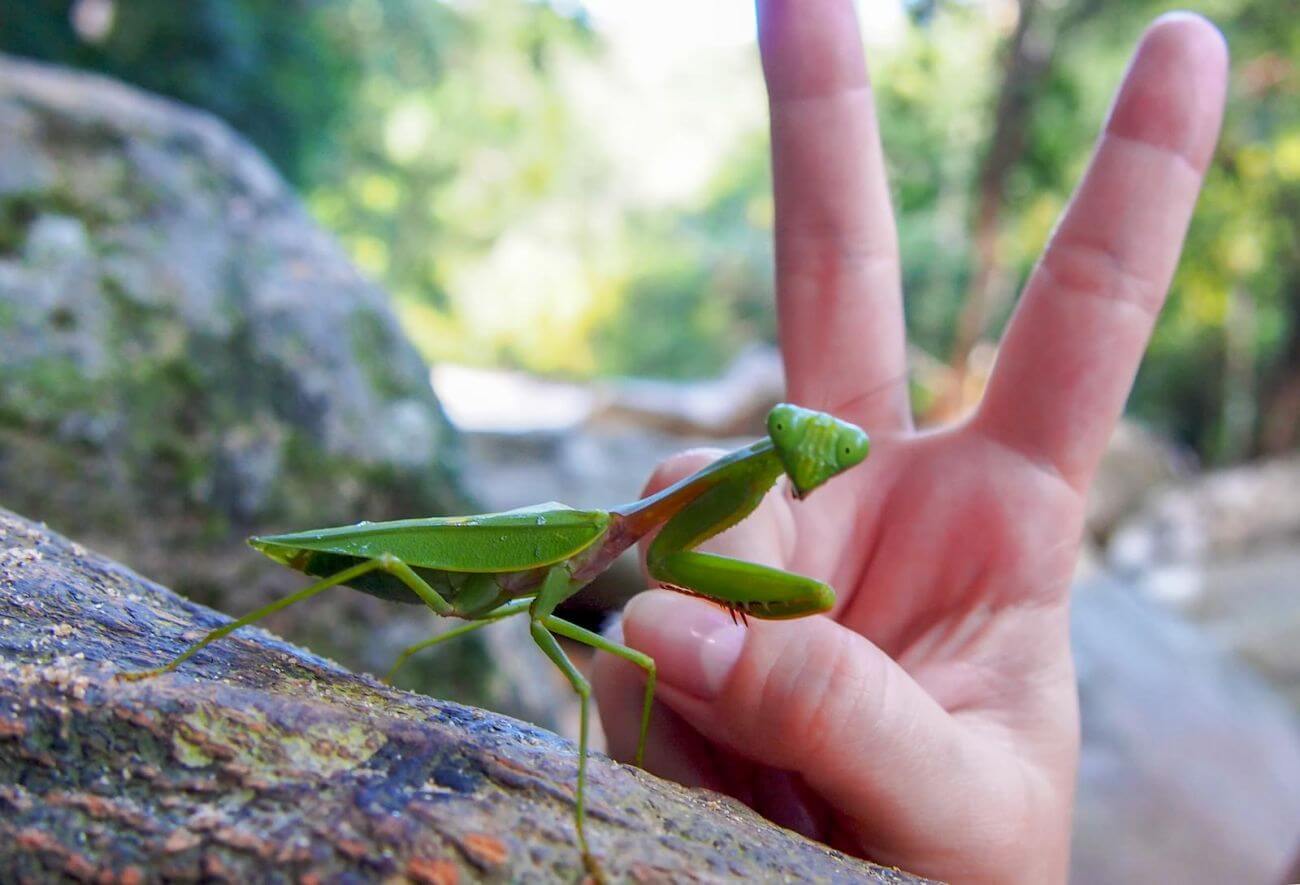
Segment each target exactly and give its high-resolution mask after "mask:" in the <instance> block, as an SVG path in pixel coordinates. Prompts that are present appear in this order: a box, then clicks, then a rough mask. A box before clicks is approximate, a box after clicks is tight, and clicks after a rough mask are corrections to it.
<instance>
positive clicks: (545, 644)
mask: <svg viewBox="0 0 1300 885" xmlns="http://www.w3.org/2000/svg"><path fill="white" fill-rule="evenodd" d="M870 445H871V444H870V441H869V439H868V438H867V434H866V433H865V432H864V431H863V430H861V429H860V428H858V427H856V426H855V425H853V424H850V423H848V422H846V421H842V420H840V419H838V418H835V417H834V416H832V415H829V414H827V413H825V412H818V411H813V410H811V409H804V408H800V407H799V406H795V405H791V404H789V403H781V404H779V405H777V406H775V407H774V408H773V409H772V410H771V412H769V413H768V416H767V437H766V438H765V439H761V440H759V441H758V442H755V443H753V444H752V445H749V446H746V447H744V448H741V449H737V450H736V451H734V452H731V453H729V454H727V455H724V456H723V457H721V458H719V459H718V460H716V461H714V462H713V463H711V464H709V465H708V466H706V467H704V468H703V469H701V470H699V471H698V472H696V473H694V474H692V475H691V476H688V477H687V478H685V479H683V480H681V481H680V482H678V483H675V484H674V485H671V486H669V487H667V488H665V489H663V490H662V491H660V492H658V493H657V494H654V495H651V496H649V497H646V498H642V499H641V500H639V501H635V502H633V503H631V504H626V505H623V506H621V507H615V508H613V509H611V510H574V509H572V508H570V507H567V506H565V505H563V504H557V503H549V504H541V505H537V506H534V507H525V508H522V509H519V510H510V511H506V512H503V513H490V514H484V515H479V516H457V517H433V518H427V519H403V520H397V521H393V522H374V523H368V522H361V523H357V524H356V525H349V526H341V527H339V528H328V529H316V530H311V531H303V532H294V533H291V534H284V535H268V536H264V537H255V538H251V539H250V540H249V543H250V544H251V545H252V546H253V547H254V548H255V549H257V550H259V551H260V552H262V553H264V554H266V555H267V556H269V557H270V558H271V559H273V560H275V561H276V562H279V563H281V564H282V565H286V566H288V567H290V568H292V569H296V570H297V571H300V572H303V573H304V574H307V575H309V576H312V577H318V578H320V580H318V581H317V582H316V583H314V584H311V585H310V586H308V587H305V588H304V589H302V590H299V591H298V592H297V593H294V594H292V595H290V596H286V597H284V598H283V599H279V600H277V601H275V602H272V603H271V604H270V605H267V606H265V607H264V608H260V609H258V610H257V611H254V612H252V613H250V614H247V615H244V616H243V617H242V618H239V619H238V620H235V621H231V622H230V623H228V624H226V625H224V626H222V627H219V628H217V629H215V630H212V631H211V632H210V633H208V634H207V635H206V636H204V637H203V638H202V639H200V640H198V641H197V642H195V643H194V644H193V645H191V646H190V647H189V648H187V649H186V650H185V651H184V652H182V653H181V654H180V655H178V656H177V657H176V658H174V659H173V660H171V661H170V662H169V663H167V664H166V665H164V666H162V667H159V668H156V669H153V670H145V671H138V672H132V673H124V674H122V678H125V679H130V680H135V679H145V678H149V677H153V676H157V675H159V674H162V673H166V672H169V671H172V670H175V669H176V668H177V667H178V666H179V665H180V664H181V663H182V662H184V661H185V660H187V659H188V658H190V657H191V656H193V655H194V654H195V653H196V652H198V651H199V650H200V649H202V648H203V647H204V646H206V645H208V644H210V643H212V642H215V641H216V640H218V639H221V638H222V637H223V636H226V635H228V634H230V633H232V632H234V631H235V630H238V629H239V628H240V627H243V626H246V625H248V624H252V623H254V622H256V621H259V620H261V619H262V618H264V617H266V616H267V615H269V614H272V613H273V612H277V611H279V610H281V609H283V608H286V607H287V606H290V605H293V604H295V603H298V602H302V601H303V600H305V599H308V598H310V597H312V596H315V595H316V594H318V593H321V592H322V591H324V590H327V589H329V588H330V587H335V586H338V585H346V586H348V587H351V588H353V589H355V590H360V591H362V592H363V593H369V594H371V595H373V596H377V597H379V598H381V599H385V600H389V601H392V602H404V603H414V604H423V605H427V606H428V607H429V608H431V609H433V611H434V612H436V613H437V614H439V615H443V616H445V617H456V618H461V619H463V620H465V621H466V623H465V624H463V625H460V626H457V627H455V628H453V629H451V630H448V631H446V632H443V633H440V634H438V635H436V636H434V637H433V638H432V639H428V640H425V641H424V642H420V643H417V644H416V645H413V646H411V647H410V648H408V649H406V650H405V651H403V652H402V653H401V655H400V656H399V657H398V658H397V661H396V662H395V663H394V664H393V667H392V670H390V671H389V674H388V679H390V680H391V677H392V675H393V673H394V672H395V671H396V670H397V668H398V667H400V666H401V665H402V664H403V663H404V662H405V661H406V660H407V659H409V658H410V657H411V656H412V655H414V654H416V653H417V652H420V651H422V650H424V649H426V648H429V647H430V646H432V645H435V644H437V643H440V642H445V641H447V640H449V639H453V638H455V637H457V636H461V635H463V634H465V633H469V632H470V631H473V630H477V629H479V628H481V627H484V626H486V625H487V624H490V623H493V622H495V621H500V620H502V619H503V618H508V617H511V616H513V615H520V614H525V613H526V614H527V616H528V619H529V629H530V631H531V633H532V637H533V640H534V641H535V642H536V643H537V645H538V647H540V648H541V650H542V652H543V653H544V654H545V655H546V656H547V657H548V658H550V659H551V661H552V662H554V664H555V665H556V666H557V667H559V669H560V670H561V671H562V672H563V674H564V676H565V678H567V679H568V681H569V683H570V684H571V685H572V686H573V689H574V691H576V692H577V694H578V698H579V703H580V708H579V717H580V719H579V721H580V725H579V736H578V777H577V790H576V791H575V801H574V809H575V810H574V827H575V831H576V835H577V842H578V847H579V849H580V850H581V852H582V857H583V862H584V864H585V865H586V867H587V868H588V869H589V870H590V871H592V873H593V875H595V876H596V877H597V879H599V878H600V875H599V872H598V870H597V867H596V864H595V861H594V859H593V857H592V855H591V853H590V851H589V849H588V842H587V834H586V828H585V819H586V818H585V816H586V783H587V732H588V715H589V710H588V707H589V705H590V700H591V686H590V684H589V683H588V681H587V679H586V677H585V676H583V675H582V673H581V672H579V670H578V668H577V667H575V666H574V665H573V663H572V661H570V660H569V657H568V655H567V654H565V652H564V649H563V648H561V647H560V644H559V642H558V641H557V640H556V635H557V634H558V635H559V636H563V637H565V638H567V639H570V640H573V641H575V642H579V643H582V644H584V645H588V646H591V647H592V648H595V649H599V650H601V651H606V652H609V653H610V654H613V655H617V656H618V657H621V658H624V659H626V660H628V661H631V662H632V663H633V664H635V665H636V666H638V667H640V668H641V669H643V670H644V671H645V674H646V685H645V699H644V703H643V704H642V710H641V723H640V736H639V738H638V740H637V750H636V756H635V761H636V764H637V765H640V764H641V762H642V758H643V756H644V753H645V743H646V733H647V730H648V728H649V724H650V710H651V704H652V701H653V699H654V689H655V663H654V661H653V660H652V659H651V658H650V657H649V656H648V655H645V654H642V653H641V652H639V651H637V650H635V649H632V648H628V647H627V646H625V645H622V644H620V643H617V642H614V641H612V640H610V639H607V638H606V637H604V636H602V635H600V634H599V633H594V632H592V631H590V630H586V629H583V628H582V627H579V626H577V625H576V624H571V623H569V622H568V621H566V620H564V619H562V618H559V617H557V616H556V615H555V609H556V607H557V606H558V605H559V604H560V603H562V602H563V601H564V600H566V599H568V598H569V597H570V596H572V595H573V594H575V593H577V592H578V590H580V589H581V588H582V587H583V586H585V585H586V584H587V583H589V582H590V581H591V580H592V579H593V578H595V577H596V576H597V575H599V574H600V573H601V572H602V571H604V570H605V569H606V568H608V567H609V565H610V564H611V563H612V562H613V561H614V559H615V558H616V557H617V556H618V555H619V554H620V553H622V552H623V551H624V550H626V549H628V548H629V547H630V546H632V545H633V544H635V543H636V542H637V541H638V540H639V539H640V538H642V537H644V536H645V535H647V534H649V533H650V532H652V531H654V530H655V529H658V530H659V533H658V535H657V536H656V537H655V539H654V540H653V541H652V542H651V544H650V547H649V550H648V552H647V555H646V568H647V571H648V572H649V573H650V576H651V577H652V578H654V579H655V580H657V581H658V582H659V583H661V584H662V585H664V586H666V587H668V588H671V589H674V590H679V591H682V592H685V593H690V594H692V595H696V596H701V597H704V598H705V599H709V600H712V601H714V602H717V603H719V604H721V605H723V606H725V607H726V608H728V609H730V610H731V612H732V616H733V617H735V616H737V615H739V616H740V617H742V618H743V617H745V616H753V617H756V618H770V619H777V618H799V617H804V616H806V615H812V614H816V613H818V612H824V611H827V610H829V609H830V608H831V606H832V605H833V604H834V602H835V593H834V591H833V590H832V589H831V588H830V587H829V586H827V585H826V584H824V583H822V582H821V581H817V580H814V579H813V578H809V577H804V576H802V575H796V574H791V573H789V572H785V571H781V570H779V569H775V568H771V567H768V566H764V565H758V564H755V563H750V562H745V561H743V560H738V559H733V558H730V557H726V556H719V555H716V554H712V553H702V552H698V551H696V550H695V549H694V548H695V547H697V546H699V545H700V544H702V543H703V542H705V541H707V540H708V539H709V538H712V537H713V536H714V535H716V534H718V533H719V532H722V531H724V530H726V529H728V528H730V527H731V526H733V525H735V524H737V523H738V522H740V521H741V520H743V519H744V518H745V517H747V516H748V515H749V514H750V513H752V512H753V510H754V509H755V508H756V507H757V506H758V504H759V502H760V501H762V499H763V497H764V495H766V493H767V492H768V490H769V489H770V488H771V487H772V486H773V485H774V484H775V483H776V481H777V480H778V479H779V478H780V477H781V476H782V475H784V476H786V477H788V479H789V482H790V485H791V490H792V492H793V493H794V495H795V496H796V497H798V498H803V497H804V496H806V495H808V494H809V493H810V492H812V491H813V490H814V489H816V488H817V487H818V486H820V485H822V484H823V483H824V482H826V481H827V480H828V479H830V478H831V477H833V476H835V475H836V474H839V473H841V472H843V471H845V470H847V469H849V468H850V467H853V466H855V465H857V464H859V463H861V462H862V460H863V459H865V458H866V457H867V453H868V452H869V450H870ZM386 681H387V680H386Z"/></svg>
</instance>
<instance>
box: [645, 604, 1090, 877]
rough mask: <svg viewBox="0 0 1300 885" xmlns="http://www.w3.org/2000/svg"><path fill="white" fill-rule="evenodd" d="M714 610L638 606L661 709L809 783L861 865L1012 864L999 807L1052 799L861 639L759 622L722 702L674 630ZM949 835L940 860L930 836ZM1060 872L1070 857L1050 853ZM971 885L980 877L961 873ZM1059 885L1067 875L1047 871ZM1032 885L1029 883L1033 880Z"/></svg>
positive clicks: (830, 629) (749, 632) (825, 622)
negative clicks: (1017, 799)
mask: <svg viewBox="0 0 1300 885" xmlns="http://www.w3.org/2000/svg"><path fill="white" fill-rule="evenodd" d="M708 606H709V604H708V603H707V602H703V601H701V600H697V599H691V598H688V597H682V596H679V595H677V594H671V593H668V592H667V591H653V592H651V593H649V594H642V595H641V596H639V597H637V598H636V599H635V600H634V601H633V603H631V604H630V605H629V607H628V611H627V617H626V620H625V622H624V630H625V633H624V635H625V638H626V640H627V642H628V644H629V645H631V646H632V647H634V648H638V649H640V650H642V651H644V652H646V653H647V654H649V655H651V656H652V657H654V658H655V659H656V661H657V662H658V663H659V667H660V674H661V677H662V679H663V681H662V682H661V683H660V684H661V690H660V696H661V697H662V698H663V700H664V702H665V703H666V704H667V705H668V706H669V707H671V708H672V709H673V710H674V712H676V713H677V714H678V715H679V716H680V717H681V718H682V720H684V721H685V722H686V723H688V724H689V725H690V726H691V727H693V728H694V729H697V730H698V731H699V732H700V733H701V734H702V735H704V736H705V737H707V738H709V739H711V740H712V741H714V742H716V743H717V744H718V745H720V747H722V748H723V749H724V750H725V751H729V752H730V753H733V754H738V755H741V756H744V757H745V758H748V759H750V760H753V761H755V762H758V763H761V764H763V765H766V766H769V767H771V768H774V769H780V770H785V771H792V772H795V773H797V774H799V775H800V776H801V777H802V780H803V782H804V783H806V784H807V785H808V787H809V788H810V789H812V790H813V791H814V792H815V793H816V794H817V795H818V796H820V797H822V798H823V799H824V800H825V801H826V802H827V803H828V804H829V805H830V806H831V807H832V808H835V809H838V810H839V811H840V813H841V814H842V816H843V819H845V820H846V821H847V823H845V824H844V826H845V827H846V828H847V829H848V830H849V832H850V833H851V835H852V837H853V839H854V842H855V844H856V845H857V846H858V852H859V853H863V854H865V855H866V856H868V857H871V858H872V859H873V860H877V861H879V862H884V863H892V862H900V863H901V862H902V861H903V860H906V862H907V865H908V868H909V869H910V870H912V871H913V872H918V873H921V874H925V873H926V872H927V870H941V871H945V873H946V874H949V875H950V874H951V872H952V871H953V870H954V869H958V870H959V869H962V868H963V864H965V863H966V861H964V860H962V858H970V857H978V856H981V854H983V853H987V854H988V855H989V856H995V857H996V856H1005V853H1004V852H1005V851H1006V850H1007V849H1008V846H1006V845H1001V844H997V843H998V842H999V840H1004V839H1005V838H1006V836H1007V833H1008V832H1019V831H1018V830H1016V829H1012V828H1008V827H1007V826H1006V821H1005V820H1004V819H1003V818H1002V816H1001V815H1000V813H999V812H1000V809H1001V807H1002V806H1003V803H1002V802H1001V801H999V798H998V797H1002V796H1006V795H1007V794H1008V793H1018V792H1020V791H1021V790H1024V789H1031V790H1040V791H1043V792H1047V791H1049V790H1051V789H1053V788H1054V786H1055V785H1051V784H1047V783H1043V784H1028V785H1025V784H1020V783H1017V778H1016V771H1015V770H1014V769H1012V770H1009V769H1008V767H1007V766H1006V765H1005V764H999V763H998V762H997V761H995V756H996V754H995V752H994V751H993V750H994V747H993V745H991V744H990V743H988V742H986V741H984V740H981V739H980V738H979V736H977V735H973V734H971V733H969V732H968V731H966V730H963V729H962V728H961V727H960V725H959V723H958V722H957V721H956V720H954V719H953V717H952V716H951V715H950V714H949V713H948V712H947V711H945V710H943V709H942V708H941V707H940V706H939V705H938V704H937V703H936V702H935V700H934V699H933V698H932V697H931V696H930V695H929V694H928V693H926V691H925V690H924V689H923V688H921V687H920V686H919V685H917V684H916V682H915V681H913V680H912V678H911V677H910V676H909V675H908V674H907V673H906V672H905V671H904V670H903V669H902V668H901V667H900V666H899V665H898V664H897V663H896V662H895V661H894V660H892V659H891V658H890V657H889V656H887V655H885V654H884V653H883V652H881V651H880V650H879V649H878V648H876V647H875V646H874V645H872V644H871V642H870V641H868V640H867V639H866V638H864V637H862V636H860V635H859V634H857V633H855V632H853V631H852V630H849V629H848V628H846V627H844V626H842V625H840V624H837V623H836V622H835V621H833V620H831V619H830V618H826V617H821V616H817V617H811V618H804V619H801V620H796V621H784V622H757V621H751V623H750V626H749V628H748V629H746V628H744V627H737V628H735V629H737V630H743V631H745V634H746V635H745V640H744V643H743V650H742V651H741V653H740V656H739V659H738V660H737V661H736V663H735V665H734V668H733V669H732V671H731V674H730V677H729V678H728V679H727V680H726V681H725V683H724V684H723V686H722V688H721V690H720V691H719V692H718V693H717V694H716V695H712V696H701V695H702V694H707V692H706V691H705V692H702V691H701V686H702V685H705V684H707V682H708V680H707V679H702V678H701V677H700V674H699V673H698V671H697V669H696V668H697V666H698V662H693V661H690V660H687V659H688V658H689V657H690V656H691V654H692V651H691V650H690V649H688V648H687V647H686V646H685V643H683V641H682V636H681V634H680V632H678V630H677V625H680V624H682V623H684V622H689V621H690V620H691V618H692V613H691V612H690V610H691V609H699V608H700V607H706V608H707V607H708ZM936 832H939V833H949V834H953V835H952V836H951V837H950V838H948V839H946V840H944V844H943V846H942V847H938V846H936V840H935V838H934V834H935V833H936ZM1045 855H1046V856H1050V857H1052V858H1054V859H1055V858H1060V857H1063V856H1064V855H1065V852H1064V851H1056V852H1046V853H1045ZM966 871H967V872H968V873H970V874H971V875H972V877H973V878H980V877H979V876H975V875H974V873H975V871H976V866H975V865H971V866H969V867H966ZM1040 872H1042V873H1043V876H1044V877H1043V878H1040V879H1038V881H1051V880H1052V879H1054V878H1057V876H1058V874H1059V872H1060V871H1059V870H1056V869H1051V870H1042V871H1040ZM1030 880H1032V878H1031V879H1030Z"/></svg>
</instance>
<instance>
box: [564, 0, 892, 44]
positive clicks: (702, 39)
mask: <svg viewBox="0 0 1300 885" xmlns="http://www.w3.org/2000/svg"><path fill="white" fill-rule="evenodd" d="M569 2H570V3H572V2H581V4H582V5H583V6H584V7H586V9H587V12H588V13H589V14H590V15H591V19H592V22H593V23H594V24H595V26H596V27H597V28H598V29H600V30H603V31H614V32H618V33H624V34H635V35H636V39H637V41H638V42H640V43H641V44H642V45H644V46H647V47H650V46H654V47H658V48H659V50H660V51H664V50H667V51H668V52H669V53H670V54H671V55H674V56H678V55H683V54H686V53H689V52H692V51H696V50H700V49H716V48H722V47H731V46H739V45H743V44H745V43H748V42H750V41H752V40H753V39H754V32H755V29H756V26H755V22H754V2H753V0H653V2H642V0H569ZM556 5H564V4H562V3H559V2H557V4H556ZM856 5H857V7H858V18H859V19H860V20H861V22H862V33H863V37H864V38H865V39H866V41H867V43H868V44H874V45H878V44H880V43H888V42H892V41H893V40H894V39H896V38H897V37H898V35H899V34H900V33H901V31H902V28H903V25H904V13H903V4H902V0H868V2H865V3H863V2H861V0H857V3H856Z"/></svg>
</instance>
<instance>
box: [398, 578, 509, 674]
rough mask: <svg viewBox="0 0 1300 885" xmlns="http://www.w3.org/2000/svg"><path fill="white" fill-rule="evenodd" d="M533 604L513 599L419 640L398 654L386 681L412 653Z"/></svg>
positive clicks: (470, 631) (472, 630)
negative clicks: (477, 616)
mask: <svg viewBox="0 0 1300 885" xmlns="http://www.w3.org/2000/svg"><path fill="white" fill-rule="evenodd" d="M532 604H533V601H532V599H515V600H511V601H510V602H507V603H506V604H505V605H503V606H501V607H500V608H495V609H493V610H492V611H490V612H487V613H486V614H484V615H482V616H481V617H479V618H476V619H475V620H473V621H469V622H467V623H464V624H461V625H460V626H458V627H453V628H451V629H450V630H447V631H445V632H443V633H439V634H438V635H437V636H433V637H430V638H429V639H425V640H424V641H422V642H417V643H415V645H412V646H409V647H408V648H406V649H404V650H403V651H402V653H401V654H400V655H398V656H397V660H396V661H394V662H393V666H391V667H389V668H388V674H387V675H386V676H384V682H385V683H386V684H388V685H391V684H392V683H393V677H394V676H395V675H397V671H398V669H399V668H400V667H401V666H402V665H403V664H405V663H406V662H407V661H408V660H409V659H410V657H411V656H412V655H414V654H418V653H419V652H422V651H424V650H425V649H426V648H432V647H433V646H435V645H437V644H438V643H440V642H446V641H447V640H448V639H455V638H456V637H457V636H464V635H465V634H466V633H473V632H474V631H475V630H478V629H480V628H482V627H486V626H487V625H488V624H492V623H495V622H497V621H500V620H502V619H503V618H508V617H510V616H511V615H517V614H521V613H523V612H526V611H528V607H529V606H530V605H532Z"/></svg>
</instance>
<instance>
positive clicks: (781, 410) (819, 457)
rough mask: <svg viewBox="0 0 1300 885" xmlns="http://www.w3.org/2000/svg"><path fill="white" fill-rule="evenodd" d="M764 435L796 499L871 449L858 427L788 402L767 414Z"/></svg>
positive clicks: (865, 436)
mask: <svg viewBox="0 0 1300 885" xmlns="http://www.w3.org/2000/svg"><path fill="white" fill-rule="evenodd" d="M767 434H768V436H770V437H771V438H772V444H773V445H774V446H775V447H776V453H777V456H778V457H779V458H780V459H781V464H782V466H784V468H785V472H786V475H787V476H789V477H790V481H791V482H792V483H793V484H794V493H795V496H796V497H799V498H803V497H804V496H806V495H807V494H808V493H809V492H811V491H812V490H813V489H815V488H817V487H818V486H819V485H821V484H822V483H824V482H826V480H828V479H830V478H831V477H832V476H835V475H836V474H837V473H841V472H842V471H845V470H848V469H849V468H850V467H853V466H855V465H857V464H861V463H862V460H863V459H864V458H866V457H867V453H868V452H869V451H870V450H871V441H870V440H869V439H867V434H866V432H865V431H864V430H862V429H861V428H860V427H857V426H856V425H854V424H850V423H848V422H847V421H841V420H840V419H839V418H836V417H834V416H833V415H828V414H826V413H825V412H815V411H813V410H812V409H803V408H800V407H799V406H794V405H791V404H789V403H781V404H779V405H777V406H774V407H773V409H772V411H771V412H769V413H768V415H767Z"/></svg>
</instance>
